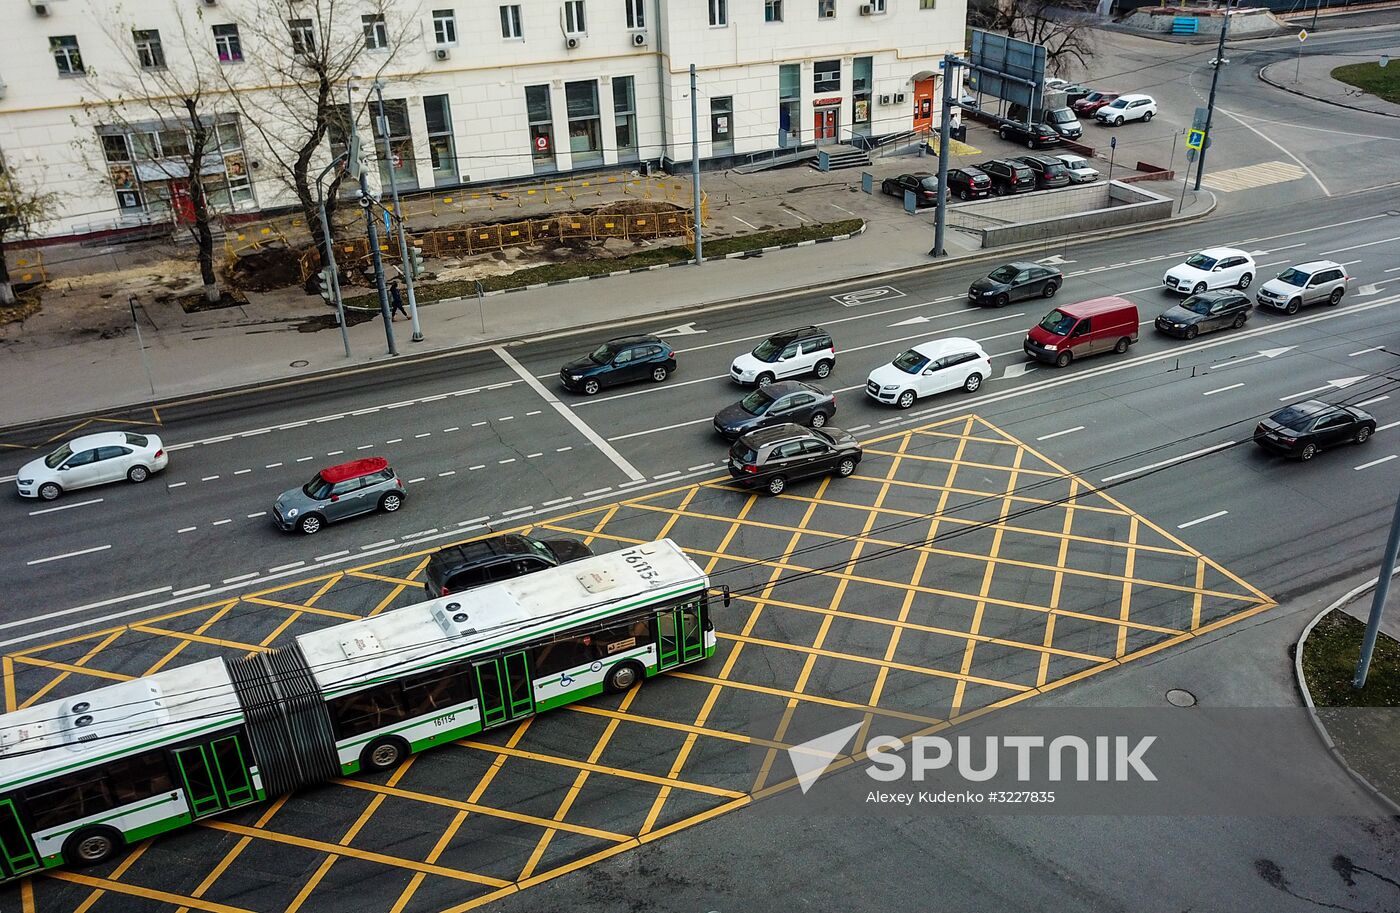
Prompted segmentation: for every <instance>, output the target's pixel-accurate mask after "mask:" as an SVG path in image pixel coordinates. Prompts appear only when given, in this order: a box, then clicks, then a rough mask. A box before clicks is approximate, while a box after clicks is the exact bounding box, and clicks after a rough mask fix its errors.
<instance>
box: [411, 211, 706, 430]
mask: <svg viewBox="0 0 1400 913" xmlns="http://www.w3.org/2000/svg"><path fill="white" fill-rule="evenodd" d="M702 234H703V232H702ZM402 442H403V438H401V437H395V438H390V439H389V440H387V441H385V442H384V443H386V444H399V443H402Z"/></svg>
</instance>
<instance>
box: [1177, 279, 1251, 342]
mask: <svg viewBox="0 0 1400 913" xmlns="http://www.w3.org/2000/svg"><path fill="white" fill-rule="evenodd" d="M1253 312H1254V302H1252V301H1250V300H1249V296H1248V295H1246V294H1244V293H1243V292H1239V291H1236V290H1234V289H1224V290H1221V291H1218V292H1201V293H1200V294H1199V295H1191V296H1189V297H1188V298H1187V299H1186V300H1185V301H1183V302H1181V303H1180V304H1178V305H1177V306H1176V307H1171V308H1167V309H1166V310H1165V311H1163V312H1162V313H1161V314H1160V315H1159V316H1158V317H1157V319H1156V321H1154V323H1153V326H1154V327H1156V328H1157V332H1159V333H1166V334H1167V335H1168V336H1178V337H1180V338H1182V339H1195V338H1196V337H1197V336H1199V335H1200V334H1202V333H1210V332H1212V331H1214V330H1223V329H1225V328H1226V327H1234V328H1235V329H1239V328H1240V327H1242V326H1244V322H1245V321H1246V320H1248V319H1249V315H1250V314H1251V313H1253Z"/></svg>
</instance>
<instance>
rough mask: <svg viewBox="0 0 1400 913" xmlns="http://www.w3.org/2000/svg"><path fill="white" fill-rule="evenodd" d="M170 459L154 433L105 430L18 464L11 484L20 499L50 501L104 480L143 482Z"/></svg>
mask: <svg viewBox="0 0 1400 913" xmlns="http://www.w3.org/2000/svg"><path fill="white" fill-rule="evenodd" d="M169 462H170V455H169V454H167V453H166V452H165V446H164V445H163V444H161V442H160V438H158V437H156V436H155V435H154V434H135V433H133V432H130V431H109V432H104V433H102V434H85V435H83V436H82V437H75V438H73V440H71V441H69V442H68V443H66V444H64V445H63V446H62V447H60V448H58V449H57V450H55V451H54V452H53V453H51V454H49V455H48V456H46V457H42V458H41V459H37V460H31V461H29V462H28V463H25V464H24V465H23V466H22V467H20V470H19V474H18V475H16V476H15V486H16V487H17V488H18V489H19V495H20V497H22V498H42V499H43V500H45V501H52V500H53V499H54V498H57V497H58V496H59V495H61V494H63V493H64V492H65V491H72V490H74V489H76V488H88V487H90V486H93V485H103V484H105V483H107V482H118V481H120V480H122V479H126V480H127V481H128V482H138V483H139V482H144V481H146V480H147V479H149V478H150V477H151V473H153V472H160V471H161V470H162V469H164V468H165V467H166V465H167V464H168V463H169Z"/></svg>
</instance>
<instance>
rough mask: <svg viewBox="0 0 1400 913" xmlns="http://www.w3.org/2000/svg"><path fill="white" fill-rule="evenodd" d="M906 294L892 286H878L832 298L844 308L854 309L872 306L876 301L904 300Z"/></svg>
mask: <svg viewBox="0 0 1400 913" xmlns="http://www.w3.org/2000/svg"><path fill="white" fill-rule="evenodd" d="M903 297H904V293H903V292H901V291H900V290H899V289H897V288H895V287H894V286H892V285H877V286H875V287H874V288H863V289H857V290H856V291H854V292H844V293H842V294H840V295H832V296H831V298H832V300H833V301H835V302H836V303H837V304H839V305H841V306H842V307H848V308H853V307H856V306H857V305H861V304H870V303H871V302H875V301H890V300H892V299H895V298H903Z"/></svg>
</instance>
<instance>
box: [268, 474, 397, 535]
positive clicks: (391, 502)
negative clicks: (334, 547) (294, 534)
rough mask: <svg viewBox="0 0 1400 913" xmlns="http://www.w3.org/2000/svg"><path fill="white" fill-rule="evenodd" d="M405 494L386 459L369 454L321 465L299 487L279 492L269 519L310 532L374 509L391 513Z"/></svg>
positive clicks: (283, 526) (315, 531)
mask: <svg viewBox="0 0 1400 913" xmlns="http://www.w3.org/2000/svg"><path fill="white" fill-rule="evenodd" d="M406 496H407V493H406V492H405V491H404V487H403V481H402V480H401V479H399V477H398V476H397V475H395V474H394V470H393V468H391V467H390V466H389V463H388V461H387V460H385V459H384V458H383V457H368V458H366V459H363V460H352V461H351V462H349V463H341V464H340V465H339V466H330V467H327V468H326V469H322V470H321V471H320V472H318V473H316V474H315V475H314V476H312V477H311V481H310V482H307V483H306V484H305V485H303V486H301V487H300V488H293V489H290V490H288V491H284V492H282V493H281V494H280V495H278V496H277V501H276V503H274V504H273V507H272V519H273V522H275V523H276V524H277V526H278V527H279V528H281V529H284V530H287V531H288V532H291V531H292V530H300V531H301V532H302V533H304V534H305V535H308V536H311V535H314V534H316V533H318V532H320V531H321V527H323V526H325V525H326V524H327V523H334V522H335V521H337V520H344V519H346V518H347V517H354V516H357V515H359V514H367V513H370V512H372V511H376V510H382V511H384V512H385V513H390V514H391V513H393V512H394V511H396V510H398V509H399V508H400V507H402V506H403V501H404V498H405V497H406Z"/></svg>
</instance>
